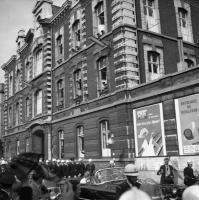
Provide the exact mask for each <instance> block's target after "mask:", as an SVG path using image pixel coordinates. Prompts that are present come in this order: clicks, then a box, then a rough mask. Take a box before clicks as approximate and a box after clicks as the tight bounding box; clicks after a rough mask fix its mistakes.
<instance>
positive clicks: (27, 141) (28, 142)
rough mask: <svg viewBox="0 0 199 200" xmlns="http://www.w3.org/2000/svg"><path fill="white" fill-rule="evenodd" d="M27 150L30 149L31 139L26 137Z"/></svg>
mask: <svg viewBox="0 0 199 200" xmlns="http://www.w3.org/2000/svg"><path fill="white" fill-rule="evenodd" d="M25 151H26V152H29V151H30V141H29V138H26V140H25Z"/></svg>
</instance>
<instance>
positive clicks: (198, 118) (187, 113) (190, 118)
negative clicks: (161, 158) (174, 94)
mask: <svg viewBox="0 0 199 200" xmlns="http://www.w3.org/2000/svg"><path fill="white" fill-rule="evenodd" d="M175 109H176V120H177V132H178V141H179V151H180V155H190V154H198V153H199V94H195V95H191V96H187V97H183V98H180V99H176V100H175Z"/></svg>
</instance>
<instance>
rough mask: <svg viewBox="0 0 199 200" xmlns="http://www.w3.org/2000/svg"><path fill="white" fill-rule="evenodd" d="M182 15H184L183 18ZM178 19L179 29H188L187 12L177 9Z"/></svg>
mask: <svg viewBox="0 0 199 200" xmlns="http://www.w3.org/2000/svg"><path fill="white" fill-rule="evenodd" d="M182 15H184V17H183V16H182ZM178 18H179V25H180V27H181V28H185V29H187V28H188V10H186V9H184V8H181V7H179V8H178Z"/></svg>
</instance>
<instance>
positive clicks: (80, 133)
mask: <svg viewBox="0 0 199 200" xmlns="http://www.w3.org/2000/svg"><path fill="white" fill-rule="evenodd" d="M76 130H77V153H78V158H83V157H84V154H85V152H84V127H83V126H78V127H77V129H76Z"/></svg>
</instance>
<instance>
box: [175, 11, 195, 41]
mask: <svg viewBox="0 0 199 200" xmlns="http://www.w3.org/2000/svg"><path fill="white" fill-rule="evenodd" d="M178 17H179V25H180V30H181V34H182V37H183V40H185V41H189V42H191V41H192V36H191V35H192V33H191V22H190V24H189V17H190V16H189V12H188V11H187V10H186V9H184V8H178ZM190 21H191V20H190Z"/></svg>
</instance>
